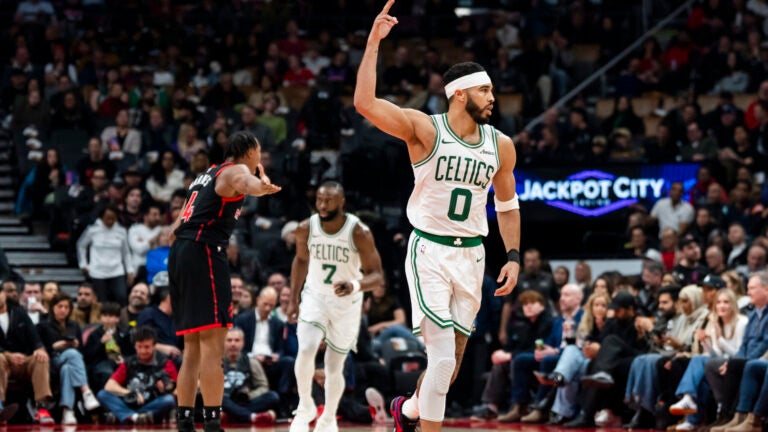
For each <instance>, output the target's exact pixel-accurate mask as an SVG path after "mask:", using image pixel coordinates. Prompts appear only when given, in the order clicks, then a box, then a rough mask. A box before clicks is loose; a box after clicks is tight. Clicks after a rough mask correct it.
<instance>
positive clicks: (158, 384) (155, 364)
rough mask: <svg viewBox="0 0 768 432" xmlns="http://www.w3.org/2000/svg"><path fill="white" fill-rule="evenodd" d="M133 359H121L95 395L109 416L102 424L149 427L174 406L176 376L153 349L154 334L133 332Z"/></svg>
mask: <svg viewBox="0 0 768 432" xmlns="http://www.w3.org/2000/svg"><path fill="white" fill-rule="evenodd" d="M133 341H134V347H135V348H136V355H135V356H130V357H128V358H126V359H125V362H124V363H122V364H121V365H120V366H118V368H117V370H116V371H115V373H114V374H113V375H112V377H111V378H110V379H109V381H107V385H105V386H104V390H101V391H100V392H99V394H98V398H99V401H100V402H101V404H102V405H104V406H105V407H106V408H107V409H108V410H109V411H110V412H109V413H107V414H106V418H105V420H106V423H115V422H120V423H128V422H131V423H134V424H152V423H155V422H157V421H162V419H163V418H164V417H165V416H166V414H167V413H168V412H169V411H170V410H171V409H172V408H173V407H175V406H176V399H175V398H174V397H173V390H174V389H175V388H176V378H177V375H178V372H177V371H176V366H174V365H173V362H172V361H171V360H170V359H169V358H168V356H166V355H165V354H163V353H161V352H159V351H157V350H156V349H155V344H156V342H157V333H156V332H155V330H154V329H152V328H151V327H147V326H140V327H137V328H136V329H135V330H134V331H133Z"/></svg>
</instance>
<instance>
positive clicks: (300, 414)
mask: <svg viewBox="0 0 768 432" xmlns="http://www.w3.org/2000/svg"><path fill="white" fill-rule="evenodd" d="M315 417H317V407H316V406H315V403H314V402H312V401H310V402H309V404H302V403H301V401H299V407H298V408H296V412H295V413H294V415H293V420H291V428H290V431H289V432H309V424H310V423H312V422H313V421H314V420H315Z"/></svg>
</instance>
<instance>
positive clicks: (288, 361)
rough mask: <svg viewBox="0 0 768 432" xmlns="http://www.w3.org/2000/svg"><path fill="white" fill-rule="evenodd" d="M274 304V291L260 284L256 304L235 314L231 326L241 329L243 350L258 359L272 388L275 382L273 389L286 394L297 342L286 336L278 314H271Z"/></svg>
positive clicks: (275, 299)
mask: <svg viewBox="0 0 768 432" xmlns="http://www.w3.org/2000/svg"><path fill="white" fill-rule="evenodd" d="M276 306H277V291H276V290H275V289H274V288H272V287H270V286H267V287H264V288H263V289H262V290H261V292H260V293H259V296H258V297H257V298H256V308H255V309H252V310H249V311H247V312H243V313H241V314H239V315H238V316H237V317H235V326H236V327H240V328H241V329H243V334H244V335H245V347H244V351H245V352H247V353H249V355H250V356H253V357H255V358H256V359H258V360H259V362H260V363H261V365H262V366H263V367H264V371H265V372H266V373H267V377H269V382H270V383H272V386H273V388H275V383H277V386H276V389H277V391H278V392H279V393H280V394H287V393H289V392H290V389H291V387H292V386H293V380H294V375H293V363H294V359H295V357H293V355H295V353H296V351H298V342H297V341H294V340H292V339H289V338H288V337H287V332H284V331H283V330H284V328H285V325H284V324H283V322H282V321H280V319H279V318H277V317H274V316H271V314H272V310H274V309H275V307H276ZM262 329H264V330H262ZM284 335H285V337H284ZM294 337H295V336H294ZM291 354H293V355H291Z"/></svg>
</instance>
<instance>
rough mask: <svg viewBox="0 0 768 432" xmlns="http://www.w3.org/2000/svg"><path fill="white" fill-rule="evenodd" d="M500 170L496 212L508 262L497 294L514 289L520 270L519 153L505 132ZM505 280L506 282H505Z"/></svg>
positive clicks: (501, 137)
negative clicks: (516, 169) (517, 178)
mask: <svg viewBox="0 0 768 432" xmlns="http://www.w3.org/2000/svg"><path fill="white" fill-rule="evenodd" d="M498 144H499V161H500V162H501V166H500V167H499V172H498V173H497V174H496V175H495V176H494V177H493V190H494V191H495V201H496V214H497V217H498V221H499V233H500V234H501V239H502V240H503V241H504V247H505V248H506V251H507V257H508V262H507V264H505V265H504V267H502V268H501V272H500V273H499V279H498V281H497V282H502V281H504V285H503V286H502V287H501V288H499V289H498V290H496V293H495V295H497V296H503V295H507V294H509V293H511V292H512V290H513V289H514V288H515V285H517V276H518V274H519V273H520V204H519V200H518V198H517V193H516V192H515V174H514V173H513V170H514V168H515V163H516V162H517V154H516V152H515V145H514V144H513V143H512V139H511V138H509V137H508V136H506V135H504V134H501V133H500V134H499V135H498ZM505 279H506V281H505Z"/></svg>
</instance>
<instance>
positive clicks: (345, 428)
mask: <svg viewBox="0 0 768 432" xmlns="http://www.w3.org/2000/svg"><path fill="white" fill-rule="evenodd" d="M288 426H289V425H288V424H287V423H284V424H276V425H271V426H250V425H224V426H223V429H224V430H225V431H226V432H288ZM175 430H176V427H175V425H154V426H131V425H77V426H59V425H55V426H39V425H12V426H0V432H22V431H24V432H27V431H34V432H78V431H94V432H96V431H136V432H172V431H175ZM195 430H196V431H198V432H201V431H202V425H197V427H196V428H195ZM443 430H444V431H445V432H464V431H468V430H472V431H474V432H486V431H510V432H512V431H515V432H559V431H563V432H565V431H568V432H584V431H595V430H599V431H606V432H607V431H616V432H618V431H622V429H620V428H619V429H616V428H614V429H606V428H601V429H564V428H560V427H553V426H545V425H524V424H519V423H518V424H516V423H511V424H500V423H496V422H482V421H469V420H461V419H459V420H451V421H446V422H445V427H444V428H443ZM310 431H312V429H310ZM339 432H392V424H391V422H390V423H388V424H382V425H360V424H352V423H340V424H339Z"/></svg>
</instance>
